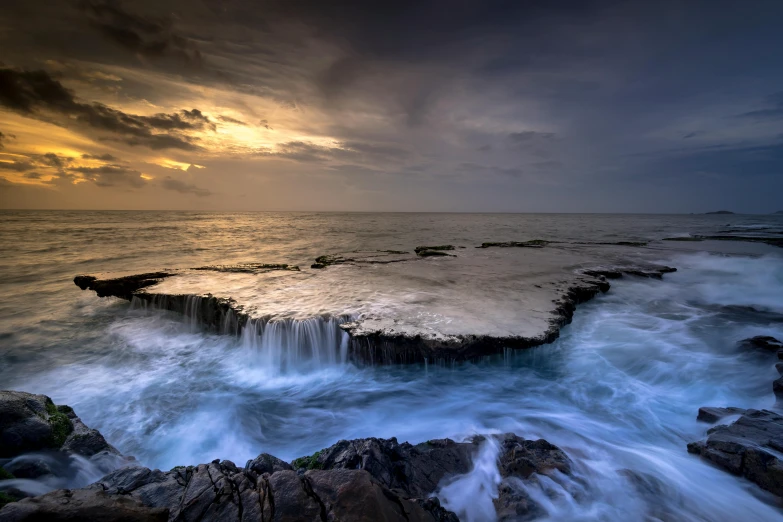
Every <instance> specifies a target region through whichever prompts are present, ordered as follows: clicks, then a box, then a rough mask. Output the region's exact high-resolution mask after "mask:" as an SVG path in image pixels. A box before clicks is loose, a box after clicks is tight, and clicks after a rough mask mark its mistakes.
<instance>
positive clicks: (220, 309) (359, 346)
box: [74, 245, 676, 364]
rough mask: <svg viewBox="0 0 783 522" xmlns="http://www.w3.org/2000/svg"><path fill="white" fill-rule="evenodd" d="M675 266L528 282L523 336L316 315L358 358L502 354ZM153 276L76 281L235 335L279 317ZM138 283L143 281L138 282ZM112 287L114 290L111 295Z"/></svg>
mask: <svg viewBox="0 0 783 522" xmlns="http://www.w3.org/2000/svg"><path fill="white" fill-rule="evenodd" d="M442 246H444V247H445V246H451V245H442ZM427 248H430V247H427ZM421 252H424V251H421ZM403 261H406V262H416V261H420V259H417V257H416V256H414V255H411V254H410V253H404V252H399V251H369V252H356V253H353V254H351V256H350V257H346V256H321V257H319V258H318V259H317V262H318V263H317V264H319V265H321V267H326V266H331V265H335V264H378V263H380V264H386V263H397V262H403ZM458 261H459V260H455V262H458ZM675 270H676V269H675V268H671V267H666V266H658V265H647V264H644V265H637V266H624V267H608V268H596V269H587V270H583V271H581V272H580V273H574V271H569V272H568V273H565V274H563V275H562V276H561V277H562V279H561V280H560V281H556V280H555V281H549V282H545V284H546V285H551V286H550V287H549V288H547V289H544V290H541V289H542V286H541V285H539V284H533V285H530V286H531V287H532V288H530V289H529V294H528V295H529V297H530V298H529V299H528V303H526V304H525V306H528V307H530V310H531V312H532V313H533V314H534V315H535V316H536V317H534V319H533V320H531V321H530V323H532V326H531V327H525V321H521V323H522V325H521V326H518V325H514V326H512V327H511V328H508V329H506V331H511V332H514V331H515V330H516V331H519V332H520V333H519V334H513V333H512V334H505V335H503V334H499V335H493V333H492V332H490V331H488V332H483V331H482V332H481V333H476V334H472V333H470V332H465V331H464V330H462V329H460V328H455V329H454V333H451V332H449V331H443V332H440V331H437V330H434V329H428V328H420V327H419V325H416V324H412V325H411V324H404V323H403V324H402V325H401V324H398V320H397V319H396V318H393V317H392V318H385V317H377V316H373V315H372V314H357V316H353V317H349V316H339V317H333V316H328V317H327V316H324V317H321V318H314V319H323V320H328V321H337V322H339V323H340V324H339V327H340V329H342V330H343V331H344V332H346V333H348V334H349V340H348V350H347V352H345V353H346V354H347V357H348V359H350V360H352V361H354V362H359V363H369V364H397V363H421V362H425V361H428V362H439V361H444V362H448V361H460V360H472V359H476V358H479V357H484V356H488V355H494V354H499V353H502V352H503V351H504V350H505V349H524V348H530V347H534V346H540V345H542V344H547V343H551V342H553V341H554V340H555V339H557V338H558V336H559V334H560V329H561V328H562V327H563V326H565V325H567V324H569V323H570V322H571V319H572V318H573V314H574V311H575V310H576V307H577V305H579V304H580V303H584V302H586V301H588V300H590V299H592V298H594V297H595V296H597V295H598V294H600V293H602V292H606V291H608V290H609V288H610V283H609V282H608V279H616V278H619V277H623V276H624V275H633V276H638V277H646V278H657V279H660V278H662V276H663V274H666V273H669V272H673V271H675ZM154 275H160V274H157V273H156V274H142V275H141V276H139V277H137V278H133V277H123V278H118V279H98V278H96V277H92V276H77V277H76V278H75V280H74V281H75V283H76V284H77V285H79V287H80V288H82V289H94V290H96V291H97V292H99V295H100V296H105V295H107V292H109V295H115V296H117V297H122V298H125V299H129V300H132V301H136V300H138V304H141V305H143V306H151V307H152V308H156V309H162V310H170V311H174V312H178V313H181V314H183V315H185V316H186V317H188V318H189V320H190V321H191V322H192V324H198V325H201V326H202V327H204V328H206V329H210V330H213V331H217V332H219V333H229V334H234V335H238V334H240V333H241V332H242V331H243V330H244V329H245V328H246V327H247V326H248V323H249V322H251V321H252V322H251V325H252V326H253V327H254V328H255V329H256V331H257V332H259V333H262V332H263V330H264V328H265V325H266V324H267V322H272V321H275V320H276V318H275V317H272V318H271V319H270V318H269V317H259V316H258V313H257V311H256V309H255V308H254V305H253V304H250V305H248V308H247V309H245V308H244V307H243V305H241V304H239V303H238V302H237V301H235V300H234V299H233V298H231V297H218V296H215V295H212V294H203V295H195V294H192V293H180V292H183V290H182V288H183V285H178V284H173V283H175V282H179V281H183V280H185V278H186V276H184V275H180V276H179V277H180V278H181V279H180V280H178V281H171V283H168V282H164V283H162V285H161V286H159V287H153V288H150V285H148V284H147V283H148V282H149V281H151V280H152V276H154ZM189 277H193V275H192V274H191V276H189ZM129 281H133V283H134V284H135V285H136V286H137V289H136V290H134V291H132V292H129V288H131V287H132V285H131V284H130V283H129ZM140 283H143V285H141V286H139V284H140ZM165 285H169V286H170V288H169V289H168V290H166V289H164V290H161V288H164V286H165ZM184 288H186V289H187V290H186V291H193V289H195V288H199V287H198V286H196V285H194V284H193V283H192V281H191V282H190V284H189V285H184ZM213 290H214V288H213ZM111 291H116V293H115V294H112V293H111ZM226 294H228V291H226ZM224 295H225V294H224ZM251 301H252V300H251ZM542 311H545V313H546V314H547V316H545V317H541V312H542ZM285 320H288V319H285ZM297 320H298V319H297ZM304 320H310V319H304ZM277 323H279V321H277Z"/></svg>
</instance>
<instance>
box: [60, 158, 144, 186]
mask: <svg viewBox="0 0 783 522" xmlns="http://www.w3.org/2000/svg"><path fill="white" fill-rule="evenodd" d="M69 172H71V173H75V172H78V173H80V174H82V175H83V176H84V177H85V178H87V179H89V180H91V181H92V182H94V183H95V184H96V185H98V186H99V187H116V186H130V187H133V188H141V187H143V186H144V184H145V183H146V182H145V181H144V178H142V177H141V172H139V171H138V170H135V169H132V168H129V167H125V166H123V165H112V164H108V165H101V166H100V167H74V168H71V169H69Z"/></svg>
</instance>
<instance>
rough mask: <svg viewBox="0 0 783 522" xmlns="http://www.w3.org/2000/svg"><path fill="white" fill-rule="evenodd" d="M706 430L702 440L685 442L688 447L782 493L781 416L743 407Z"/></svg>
mask: <svg viewBox="0 0 783 522" xmlns="http://www.w3.org/2000/svg"><path fill="white" fill-rule="evenodd" d="M707 434H708V435H707V439H706V440H703V441H699V442H692V443H690V444H688V451H689V452H690V453H695V454H697V455H701V457H702V458H704V459H706V460H708V461H710V462H712V463H713V464H715V465H717V466H718V467H721V468H723V469H725V470H726V471H728V472H730V473H733V474H735V475H740V476H743V477H745V478H747V479H748V480H750V481H752V482H755V483H756V484H758V485H759V486H760V487H761V488H763V489H765V490H767V491H770V492H772V493H774V494H775V495H778V496H783V460H781V459H780V454H781V452H783V416H781V415H779V414H777V413H774V412H771V411H768V410H747V411H746V412H745V413H744V414H743V415H742V416H741V417H740V418H739V419H738V420H737V421H735V422H733V423H732V424H730V425H728V426H727V425H720V426H716V427H714V428H711V429H710V430H709V431H708V432H707Z"/></svg>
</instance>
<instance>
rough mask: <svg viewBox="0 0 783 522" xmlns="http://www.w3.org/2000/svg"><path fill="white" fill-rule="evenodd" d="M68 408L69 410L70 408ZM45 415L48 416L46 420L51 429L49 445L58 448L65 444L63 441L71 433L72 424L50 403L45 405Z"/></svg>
mask: <svg viewBox="0 0 783 522" xmlns="http://www.w3.org/2000/svg"><path fill="white" fill-rule="evenodd" d="M68 408H69V409H70V407H68ZM71 411H73V410H71ZM46 413H48V414H49V418H48V419H47V420H48V422H49V425H50V426H51V427H52V436H51V445H52V447H55V448H59V447H60V446H62V445H63V444H65V439H67V438H68V435H70V434H71V432H72V431H73V423H72V422H71V419H69V418H68V416H67V415H66V414H65V413H63V412H62V411H60V409H59V408H58V407H57V406H55V405H54V403H53V402H51V401H48V402H47V403H46Z"/></svg>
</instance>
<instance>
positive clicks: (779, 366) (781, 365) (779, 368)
mask: <svg viewBox="0 0 783 522" xmlns="http://www.w3.org/2000/svg"><path fill="white" fill-rule="evenodd" d="M778 355H780V352H778ZM775 369H776V370H777V371H778V373H779V374H780V375H783V362H779V363H775Z"/></svg>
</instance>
